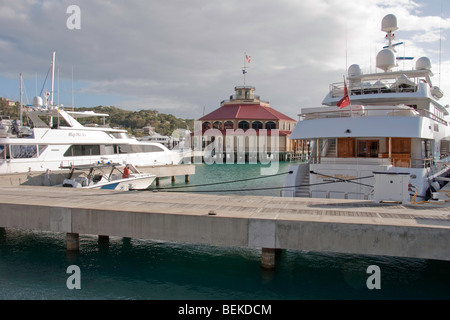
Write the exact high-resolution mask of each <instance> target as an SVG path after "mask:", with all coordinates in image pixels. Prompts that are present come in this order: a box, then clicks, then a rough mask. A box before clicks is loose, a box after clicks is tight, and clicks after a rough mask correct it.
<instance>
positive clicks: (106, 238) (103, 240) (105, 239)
mask: <svg viewBox="0 0 450 320" xmlns="http://www.w3.org/2000/svg"><path fill="white" fill-rule="evenodd" d="M98 242H101V243H108V242H109V236H104V235H100V234H99V235H98Z"/></svg>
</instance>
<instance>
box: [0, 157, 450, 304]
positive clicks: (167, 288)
mask: <svg viewBox="0 0 450 320" xmlns="http://www.w3.org/2000/svg"><path fill="white" fill-rule="evenodd" d="M260 169H261V166H260V165H259V164H255V165H252V164H223V165H218V164H215V165H206V164H199V165H197V167H196V174H195V175H193V176H191V177H190V183H189V184H187V185H189V186H193V185H202V184H211V183H215V182H217V184H214V185H208V186H204V187H201V186H198V187H192V188H186V189H173V190H177V191H178V192H180V191H184V192H188V191H189V192H200V191H203V190H207V191H213V192H217V193H219V194H229V193H233V194H236V197H238V196H239V195H241V194H242V195H249V194H252V195H271V196H280V190H281V189H277V187H281V186H282V185H283V182H284V178H285V176H284V175H282V174H280V175H276V176H273V177H267V178H263V179H256V180H250V178H257V177H261V175H260ZM287 169H288V163H280V168H279V170H278V173H283V172H286V171H287ZM243 179H248V180H247V181H242V182H235V183H219V182H229V181H235V180H243ZM161 182H162V184H161V188H171V187H181V186H185V182H184V179H179V180H177V181H176V182H171V180H170V179H163V180H162V181H161ZM262 188H265V189H264V190H255V189H262ZM267 188H273V189H267ZM224 189H227V190H234V191H228V192H227V193H223V192H221V190H224ZM164 190H165V191H171V190H169V189H164ZM241 190H242V191H241ZM162 191H163V190H162ZM162 191H161V192H162ZM65 236H66V235H65V234H55V233H47V232H45V233H44V232H34V231H25V230H14V229H0V299H3V300H11V299H12V300H49V299H52V300H53V299H56V300H62V299H64V300H65V299H76V300H106V299H107V300H117V299H120V300H122V299H132V300H337V299H339V300H342V299H348V300H350V299H355V300H359V299H368V300H371V299H376V300H379V299H388V300H391V299H396V300H397V299H402V300H404V299H408V300H409V299H414V300H415V299H425V300H428V299H433V300H442V299H445V300H446V299H450V262H445V261H434V260H421V259H409V258H395V257H373V256H361V255H346V254H335V253H327V254H325V253H315V252H299V251H292V250H282V251H281V252H280V253H279V254H278V255H277V257H276V266H277V267H276V269H275V270H274V271H264V270H262V269H261V268H260V265H261V252H260V250H257V249H249V248H229V247H215V246H207V245H196V244H182V243H170V242H159V241H151V240H142V239H127V238H116V237H111V238H110V240H109V243H102V242H101V241H100V242H99V239H98V237H96V236H90V235H80V251H79V252H77V253H67V252H66V247H65ZM355 241H358V239H355ZM72 265H75V266H78V267H79V270H80V273H79V274H80V279H79V280H80V281H79V283H80V288H79V289H69V288H68V285H67V282H68V278H69V277H70V275H71V274H70V272H69V273H68V271H67V268H68V267H69V266H72ZM369 266H378V267H379V270H380V273H379V276H380V277H379V280H380V289H369V288H368V285H367V282H368V278H369V277H370V276H371V274H370V273H368V267H369Z"/></svg>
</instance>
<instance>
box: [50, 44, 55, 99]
mask: <svg viewBox="0 0 450 320" xmlns="http://www.w3.org/2000/svg"><path fill="white" fill-rule="evenodd" d="M54 89H55V51H53V56H52V90H51V92H50V105H51V106H53V94H54Z"/></svg>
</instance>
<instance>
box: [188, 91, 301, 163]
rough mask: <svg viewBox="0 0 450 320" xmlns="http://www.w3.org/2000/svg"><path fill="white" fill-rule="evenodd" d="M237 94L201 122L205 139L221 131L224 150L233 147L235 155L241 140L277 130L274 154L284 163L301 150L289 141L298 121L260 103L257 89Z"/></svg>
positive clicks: (292, 141) (267, 103)
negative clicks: (251, 135) (276, 149)
mask: <svg viewBox="0 0 450 320" xmlns="http://www.w3.org/2000/svg"><path fill="white" fill-rule="evenodd" d="M235 92H236V93H235V95H232V96H230V100H224V101H222V102H221V103H220V108H218V109H216V110H214V111H212V112H211V113H209V114H207V115H205V116H203V117H201V118H200V119H199V121H201V123H202V136H203V137H207V136H208V135H210V136H213V135H214V136H216V135H217V133H218V131H217V130H219V131H220V132H221V134H222V136H223V138H224V142H225V144H224V146H223V148H222V149H223V150H224V151H225V149H227V150H230V149H229V147H230V144H232V146H231V148H234V151H235V152H236V148H237V146H238V145H239V143H238V142H237V139H238V136H245V137H247V139H248V135H249V134H253V135H256V137H257V139H259V136H260V133H261V134H264V135H265V134H267V136H271V135H272V130H274V129H277V133H278V135H279V141H278V151H275V150H274V151H273V152H277V153H278V154H279V155H280V157H281V159H285V157H286V154H287V153H294V152H295V151H296V150H298V148H297V144H298V142H297V141H295V140H290V139H289V136H290V135H291V132H292V130H293V129H294V127H295V125H296V123H297V121H296V120H294V119H292V118H290V117H288V116H286V115H284V114H282V113H281V112H279V111H277V110H275V109H273V108H271V107H270V105H269V102H266V101H262V100H260V97H259V96H257V95H255V88H254V87H250V86H240V87H235ZM209 129H216V130H214V131H213V130H209ZM239 129H242V130H239ZM252 129H253V130H252ZM261 129H266V130H267V131H265V130H264V131H261V132H260V130H261ZM208 130H209V131H208ZM232 130H234V131H232ZM227 135H228V139H227ZM230 136H233V141H231V137H230ZM207 140H208V139H206V143H205V139H203V147H205V146H206V145H207V144H208V141H207ZM268 140H269V143H268V144H269V145H268V149H270V139H268ZM244 141H249V140H244ZM258 143H259V142H258V141H256V146H258V145H259V144H258ZM249 145H250V143H246V146H245V152H246V157H247V156H248V152H249V151H252V150H250V149H249ZM193 147H194V146H193ZM269 153H270V150H269Z"/></svg>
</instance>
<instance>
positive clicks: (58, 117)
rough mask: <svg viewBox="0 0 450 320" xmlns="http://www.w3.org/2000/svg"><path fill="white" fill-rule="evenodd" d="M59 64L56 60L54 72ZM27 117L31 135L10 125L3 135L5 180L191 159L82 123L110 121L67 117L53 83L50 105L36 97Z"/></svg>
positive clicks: (0, 157)
mask: <svg viewBox="0 0 450 320" xmlns="http://www.w3.org/2000/svg"><path fill="white" fill-rule="evenodd" d="M54 60H55V55H54V54H53V60H52V66H54ZM53 69H54V68H53ZM52 79H53V75H52ZM24 112H25V114H26V115H27V116H28V118H29V119H30V121H31V123H32V129H31V130H23V127H20V126H17V127H16V128H15V127H14V126H11V125H7V126H3V127H2V129H3V130H0V174H5V173H18V172H31V171H47V170H58V169H60V168H62V167H69V166H79V165H92V164H95V163H99V162H113V163H123V164H126V163H129V164H132V165H134V166H153V165H165V164H179V163H180V162H181V161H182V159H183V157H184V156H185V155H186V154H185V153H183V152H182V151H175V150H169V149H168V148H167V147H165V146H163V145H162V144H160V143H153V142H140V141H138V140H137V139H135V138H133V137H131V136H129V135H128V133H127V131H126V130H121V129H115V128H110V127H109V126H107V125H105V121H104V122H103V125H91V126H89V125H82V124H81V123H80V122H79V121H78V120H77V119H79V118H83V117H99V116H100V117H103V118H105V117H107V116H108V115H107V114H99V113H94V112H92V111H85V112H74V111H66V110H63V109H62V108H60V107H58V106H55V105H54V104H53V81H52V90H51V93H50V94H48V95H47V96H46V101H45V103H44V102H43V99H42V98H41V97H36V98H34V100H33V106H32V107H26V108H25V110H24ZM24 132H25V133H26V134H25V133H24Z"/></svg>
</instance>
